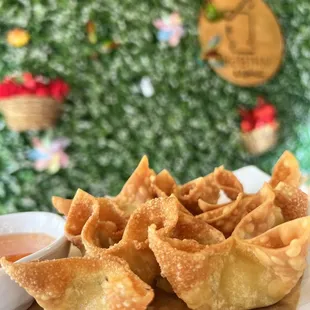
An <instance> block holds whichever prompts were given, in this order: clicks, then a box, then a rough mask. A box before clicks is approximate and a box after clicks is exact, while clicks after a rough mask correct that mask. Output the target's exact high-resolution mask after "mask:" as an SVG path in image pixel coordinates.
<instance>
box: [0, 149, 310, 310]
mask: <svg viewBox="0 0 310 310" xmlns="http://www.w3.org/2000/svg"><path fill="white" fill-rule="evenodd" d="M300 179H301V175H300V171H299V165H298V162H297V160H296V159H295V157H294V156H293V155H292V154H291V153H289V152H285V153H284V154H283V155H282V157H281V158H280V159H279V161H278V162H277V164H276V166H275V167H274V170H273V174H272V178H271V181H270V182H269V183H266V184H264V186H263V187H262V188H261V190H260V191H259V192H258V193H256V194H251V195H250V194H247V193H245V192H244V191H243V186H242V184H241V183H240V182H239V180H238V179H237V178H236V177H235V176H234V174H233V173H232V172H230V171H227V170H225V169H224V167H219V168H216V169H215V170H214V172H212V173H211V174H209V175H207V176H205V177H200V178H198V179H195V180H193V181H190V182H189V183H186V184H184V185H178V184H177V183H176V182H175V180H174V179H173V177H172V176H171V175H170V173H169V172H168V171H167V170H163V171H162V172H160V173H159V174H156V173H155V172H154V171H153V170H152V169H150V168H149V164H148V159H147V157H143V158H142V160H141V162H140V163H139V165H138V167H137V168H136V170H135V171H134V172H133V174H132V176H131V177H130V178H129V180H128V181H127V183H126V184H125V185H124V187H123V189H122V191H121V192H120V193H119V194H118V195H117V196H116V197H102V198H96V197H93V196H91V195H89V194H88V193H86V192H84V191H82V190H80V189H79V190H78V191H77V193H76V195H75V197H74V198H73V199H72V200H68V199H63V198H60V197H53V204H54V206H55V208H56V209H57V210H58V211H59V212H60V213H62V214H64V215H66V216H67V221H66V225H65V233H66V236H67V238H68V239H69V240H70V241H71V242H72V243H73V244H74V245H76V246H77V247H78V248H79V249H80V250H81V252H82V253H83V254H84V256H83V257H79V258H67V259H59V260H52V261H43V262H30V263H16V264H12V263H10V262H8V261H6V260H5V258H2V260H1V264H2V266H3V268H4V269H5V271H6V272H7V273H8V274H9V275H10V276H11V278H12V279H14V280H15V281H16V282H17V283H19V284H20V285H21V286H22V287H24V288H25V289H26V290H27V292H28V293H29V294H30V295H32V296H34V297H35V299H36V300H37V302H38V303H39V304H40V305H41V306H42V307H43V308H44V309H47V310H49V309H51V310H60V309H61V310H64V309H65V310H67V309H68V310H69V309H70V310H73V309H74V310H76V309H81V310H82V309H83V310H84V309H91V310H97V309H98V310H102V309H112V310H118V309H136V310H143V309H153V310H154V309H176V310H177V309H199V310H209V309H210V310H213V309H214V310H219V309H221V310H242V309H255V308H260V307H266V306H269V305H273V304H275V303H277V302H278V301H280V300H281V299H283V298H284V297H285V296H286V295H287V294H289V293H290V292H291V291H292V289H293V288H294V287H295V286H296V284H297V283H298V282H299V280H300V278H301V277H302V275H303V272H304V270H305V268H306V254H307V245H308V242H309V236H310V217H308V216H306V215H307V208H308V197H307V195H306V194H305V193H303V192H302V191H300V190H299V189H298V187H299V183H300ZM220 193H225V195H226V196H227V197H228V198H229V202H228V203H225V204H217V202H218V199H219V196H220ZM281 309H282V308H281Z"/></svg>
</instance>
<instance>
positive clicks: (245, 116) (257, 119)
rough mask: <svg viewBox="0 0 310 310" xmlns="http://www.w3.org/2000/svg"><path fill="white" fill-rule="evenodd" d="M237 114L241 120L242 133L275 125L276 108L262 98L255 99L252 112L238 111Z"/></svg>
mask: <svg viewBox="0 0 310 310" xmlns="http://www.w3.org/2000/svg"><path fill="white" fill-rule="evenodd" d="M239 112H240V116H241V118H242V120H241V130H242V131H243V132H249V131H252V130H254V129H256V128H260V127H263V126H265V125H267V124H268V125H271V126H276V125H277V120H276V117H277V111H276V108H275V107H274V106H273V105H272V104H271V103H269V102H267V101H266V100H265V99H264V98H262V97H258V98H257V105H256V107H255V108H254V109H253V110H246V109H240V110H239Z"/></svg>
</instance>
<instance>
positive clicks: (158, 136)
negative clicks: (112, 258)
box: [0, 0, 310, 213]
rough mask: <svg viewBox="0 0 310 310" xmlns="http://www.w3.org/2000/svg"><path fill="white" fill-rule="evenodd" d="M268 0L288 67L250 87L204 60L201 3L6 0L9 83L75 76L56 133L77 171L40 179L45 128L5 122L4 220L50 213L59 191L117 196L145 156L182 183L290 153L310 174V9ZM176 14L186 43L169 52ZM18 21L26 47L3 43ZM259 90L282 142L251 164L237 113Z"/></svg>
mask: <svg viewBox="0 0 310 310" xmlns="http://www.w3.org/2000/svg"><path fill="white" fill-rule="evenodd" d="M267 2H268V4H269V5H271V7H272V8H273V9H274V12H275V14H276V15H277V16H278V17H279V21H280V23H281V24H282V28H283V32H284V36H285V37H286V56H285V61H284V64H283V67H282V69H281V71H280V72H279V74H278V75H277V76H276V77H275V78H274V79H273V80H271V81H270V82H268V83H267V84H265V85H263V86H261V87H258V88H240V87H236V86H234V85H232V84H230V83H228V82H226V81H224V80H223V79H221V78H220V77H219V76H217V75H216V74H215V73H214V72H212V70H210V68H208V66H200V65H199V64H198V63H197V61H196V58H197V55H198V54H199V52H200V47H199V43H198V40H197V17H198V14H199V11H200V9H201V6H200V5H201V1H198V0H197V1H196V0H195V1H191V2H189V1H188V0H178V1H176V0H167V1H160V0H152V1H144V2H142V3H141V1H138V0H128V1H123V2H120V1H115V0H105V1H103V0H96V1H95V0H91V1H73V0H72V1H64V0H57V1H49V2H47V3H46V5H44V6H42V4H40V3H41V2H40V1H38V0H28V1H23V4H21V2H17V1H4V2H3V1H2V2H1V3H0V8H1V10H2V12H5V14H1V15H0V28H1V30H2V32H1V35H2V40H1V38H0V57H1V63H0V73H1V77H3V76H5V75H7V74H11V73H13V72H18V71H31V72H33V73H36V74H39V73H42V74H45V75H47V76H51V77H56V76H60V77H62V78H64V79H65V80H67V81H68V82H69V84H70V85H71V89H72V90H71V94H70V98H69V100H68V102H66V103H65V104H64V108H65V113H64V115H63V116H62V119H61V120H60V122H59V124H58V126H57V127H56V128H55V129H54V130H53V135H54V136H55V137H59V136H67V137H69V138H70V140H71V141H72V144H71V145H70V147H69V148H68V153H69V155H70V167H69V168H68V169H66V170H61V171H60V172H59V173H58V174H57V175H55V176H50V175H48V174H46V173H45V172H42V173H38V172H36V171H34V170H33V169H32V166H31V165H32V163H31V162H29V161H28V160H27V158H26V154H27V151H28V150H29V148H31V139H32V137H34V136H38V135H39V136H41V135H42V133H37V132H28V133H24V134H17V133H13V132H10V131H9V130H8V129H7V128H6V127H5V124H4V122H3V120H2V119H1V118H0V213H1V212H2V213H4V212H15V211H16V210H30V209H42V210H47V209H52V207H51V202H50V198H51V196H52V195H59V196H64V197H72V196H73V195H74V193H75V191H76V190H77V188H82V189H84V190H88V191H90V192H91V193H92V194H94V195H100V196H101V195H104V194H110V195H115V194H117V192H118V191H119V190H120V189H121V187H122V185H123V183H124V181H125V180H126V179H127V178H128V176H129V175H130V174H131V172H132V171H133V169H134V168H135V166H136V165H137V163H138V162H139V160H140V157H141V156H142V155H143V154H147V155H148V156H149V157H150V162H151V165H152V167H154V169H156V170H157V171H160V170H161V169H163V168H167V169H169V170H170V171H171V173H172V174H173V175H174V176H176V178H177V179H178V180H179V181H182V182H186V181H187V180H189V179H190V178H194V177H197V176H200V175H203V174H206V173H208V172H210V171H211V170H212V169H213V167H215V166H218V165H221V164H225V165H226V167H227V168H230V169H234V168H238V167H241V166H244V165H246V164H257V165H258V166H260V167H262V168H264V169H265V170H267V171H269V170H270V168H271V167H272V165H273V164H274V162H275V160H276V159H277V157H278V156H279V155H280V153H281V152H282V151H283V150H284V149H291V150H292V151H296V152H297V156H298V157H299V159H301V160H302V166H303V168H304V169H306V168H307V167H308V166H309V163H308V159H307V156H306V155H305V154H306V151H307V150H308V148H309V145H310V137H309V135H307V134H305V135H303V134H301V133H302V132H303V130H304V129H302V128H307V124H308V120H307V118H306V116H307V115H308V114H309V108H310V102H309V101H310V86H309V83H308V78H309V77H308V75H309V54H310V46H309V40H308V39H309V38H308V36H309V33H308V32H306V31H305V29H306V28H307V26H308V15H309V14H308V12H309V8H308V7H309V4H308V2H307V0H298V8H300V10H302V12H299V11H297V10H296V1H293V0H288V1H285V3H284V1H282V2H280V1H277V2H275V1H271V0H269V1H267ZM174 10H177V11H178V12H179V13H180V15H181V16H182V17H183V19H184V23H185V25H186V36H185V37H184V38H183V40H182V42H181V43H180V45H179V46H178V47H176V48H174V49H169V48H163V47H161V46H160V45H159V44H158V43H157V40H156V30H155V29H154V27H153V25H152V21H153V20H154V19H156V18H158V16H162V15H164V14H169V13H171V12H172V11H174ZM298 10H299V9H298ZM211 12H212V9H211ZM213 13H214V12H213ZM215 16H216V14H215ZM88 20H93V21H94V22H96V30H97V31H98V43H97V44H94V45H93V44H90V43H89V42H88V39H87V33H86V31H85V25H86V23H87V21H88ZM16 26H22V27H25V29H27V30H28V31H29V32H30V34H31V38H32V39H31V42H30V44H29V45H28V46H26V47H25V48H22V49H14V48H11V47H8V46H7V45H6V43H5V40H4V39H5V33H6V31H7V30H9V29H10V28H12V27H16ZM3 38H4V39H3ZM99 38H100V40H99ZM101 38H102V40H103V39H104V38H107V39H113V40H115V41H117V42H119V43H120V44H121V45H120V46H119V47H118V49H116V50H114V51H113V52H112V53H107V54H104V53H98V57H97V58H92V57H91V55H92V54H93V52H94V51H95V52H98V51H97V45H98V46H99V47H100V48H101V46H102V43H103V42H104V41H101ZM216 43H217V40H215V42H213V44H212V46H214V45H216ZM143 76H148V77H150V79H151V80H152V84H153V87H154V89H155V94H154V95H153V96H152V97H151V98H145V97H144V96H143V95H142V94H141V92H139V89H138V88H137V87H138V85H139V82H140V80H141V78H142V77H143ZM137 89H138V90H137ZM258 95H263V96H264V97H266V98H267V99H268V100H270V101H271V102H272V103H274V104H275V105H276V106H277V109H278V111H279V118H280V121H281V129H280V132H281V143H280V144H279V146H278V148H277V149H276V150H274V151H272V152H270V153H268V154H266V155H264V156H261V157H258V158H253V157H251V156H249V155H248V154H247V152H246V151H245V150H244V149H243V148H242V145H241V141H240V139H239V119H238V113H237V107H238V106H239V105H240V104H242V105H244V106H246V107H250V106H253V105H254V104H255V102H256V97H257V96H258ZM297 126H298V128H297ZM309 167H310V166H309Z"/></svg>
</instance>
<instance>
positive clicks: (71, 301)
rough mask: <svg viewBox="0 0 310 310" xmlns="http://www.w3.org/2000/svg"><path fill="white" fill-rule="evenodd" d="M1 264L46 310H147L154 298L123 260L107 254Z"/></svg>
mask: <svg viewBox="0 0 310 310" xmlns="http://www.w3.org/2000/svg"><path fill="white" fill-rule="evenodd" d="M1 264H2V267H3V268H4V270H5V271H6V272H7V273H8V274H9V275H10V276H11V278H12V279H14V280H15V281H16V282H17V283H19V284H20V285H21V286H22V287H24V288H25V289H26V290H27V292H28V293H29V294H30V295H32V296H33V297H35V298H36V300H37V302H38V304H39V305H40V306H42V307H43V308H44V309H46V310H73V309H74V310H85V309H91V310H102V309H107V310H118V309H136V310H144V309H146V307H147V305H148V304H149V303H150V302H151V301H152V299H153V297H154V293H153V290H152V288H151V287H149V286H148V285H147V284H146V283H144V282H143V281H142V280H140V279H139V278H138V277H137V276H136V275H135V274H134V273H132V272H131V271H130V269H129V268H128V266H127V264H126V263H125V262H124V261H123V260H120V259H118V258H117V257H112V256H108V255H107V256H105V257H104V259H92V258H68V259H59V260H53V261H45V262H32V263H19V264H12V263H10V262H8V261H7V260H5V259H4V258H3V259H2V260H1Z"/></svg>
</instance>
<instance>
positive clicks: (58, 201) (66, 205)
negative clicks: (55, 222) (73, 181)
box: [52, 196, 72, 216]
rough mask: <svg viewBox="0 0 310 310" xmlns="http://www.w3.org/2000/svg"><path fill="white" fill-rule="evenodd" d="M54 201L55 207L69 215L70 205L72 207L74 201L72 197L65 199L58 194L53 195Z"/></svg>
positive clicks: (61, 212)
mask: <svg viewBox="0 0 310 310" xmlns="http://www.w3.org/2000/svg"><path fill="white" fill-rule="evenodd" d="M52 203H53V206H54V208H55V209H56V210H57V211H58V212H59V213H60V214H63V215H66V216H67V215H68V213H69V210H70V207H71V203H72V199H65V198H61V197H58V196H53V197H52Z"/></svg>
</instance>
